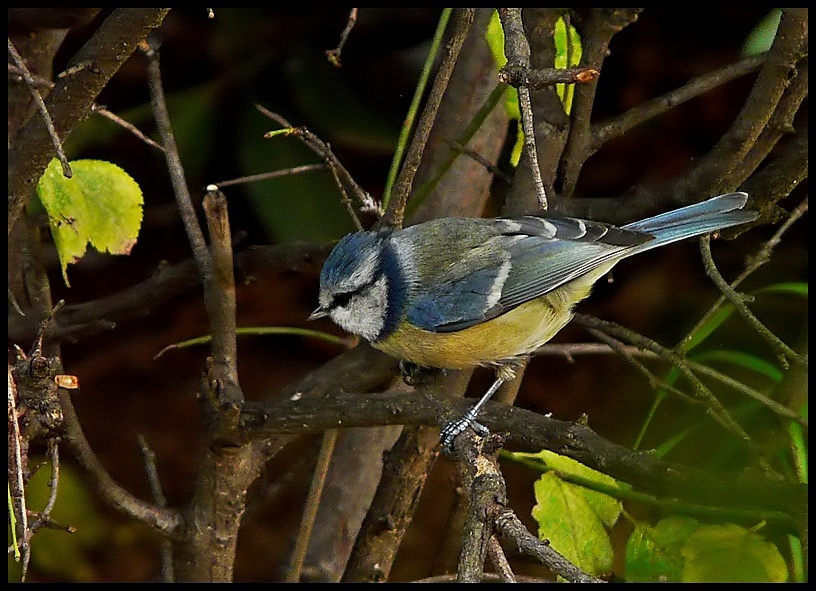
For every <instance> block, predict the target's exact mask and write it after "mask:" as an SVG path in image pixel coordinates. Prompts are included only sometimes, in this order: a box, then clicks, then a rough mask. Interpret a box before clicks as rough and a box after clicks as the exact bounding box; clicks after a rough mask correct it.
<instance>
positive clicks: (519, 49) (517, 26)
mask: <svg viewBox="0 0 816 591" xmlns="http://www.w3.org/2000/svg"><path fill="white" fill-rule="evenodd" d="M499 17H500V18H501V22H502V28H503V29H504V51H505V54H506V55H507V59H508V64H507V68H508V69H510V70H519V69H520V70H526V71H528V72H529V70H530V44H529V43H528V42H527V37H526V36H525V34H524V25H523V24H522V22H521V9H520V8H500V9H499ZM527 76H528V75H527ZM525 77H526V76H525ZM518 98H519V108H520V111H521V127H522V129H523V131H524V151H525V153H526V154H527V159H528V160H529V163H530V174H532V176H533V186H534V187H535V190H536V195H537V197H538V204H539V206H540V207H541V209H542V210H545V211H546V210H547V193H546V191H545V190H544V181H543V180H542V178H541V168H540V166H539V164H538V150H537V148H536V141H535V127H534V125H533V104H532V100H531V98H530V87H529V86H527V85H521V86H519V87H518Z"/></svg>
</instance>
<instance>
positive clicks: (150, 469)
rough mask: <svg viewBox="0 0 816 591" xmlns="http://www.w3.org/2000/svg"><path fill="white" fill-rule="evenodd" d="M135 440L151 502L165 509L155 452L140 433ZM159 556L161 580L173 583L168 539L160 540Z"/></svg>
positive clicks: (171, 555)
mask: <svg viewBox="0 0 816 591" xmlns="http://www.w3.org/2000/svg"><path fill="white" fill-rule="evenodd" d="M136 438H137V440H138V441H139V450H140V451H141V452H142V459H143V460H144V466H145V472H147V483H148V484H149V485H150V493H151V495H153V502H154V503H156V504H157V505H158V506H159V507H167V497H165V495H164V490H162V485H161V479H160V478H159V470H158V467H157V466H156V452H154V451H153V450H152V449H151V448H150V445H149V444H148V443H147V439H145V437H144V435H142V434H141V433H140V434H138V435H137V436H136ZM159 554H160V556H161V571H162V580H163V581H164V582H165V583H172V582H174V581H175V575H174V573H173V545H172V543H171V541H170V539H169V538H162V540H161V542H160V552H159Z"/></svg>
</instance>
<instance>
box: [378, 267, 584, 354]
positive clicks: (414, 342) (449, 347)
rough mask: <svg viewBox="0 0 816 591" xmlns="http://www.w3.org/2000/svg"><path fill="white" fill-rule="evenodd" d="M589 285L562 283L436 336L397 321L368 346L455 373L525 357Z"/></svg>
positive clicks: (560, 324) (552, 333) (567, 314)
mask: <svg viewBox="0 0 816 591" xmlns="http://www.w3.org/2000/svg"><path fill="white" fill-rule="evenodd" d="M591 287H592V283H591V282H590V283H589V285H585V284H583V282H581V284H580V285H574V284H573V285H568V286H565V287H562V288H560V289H557V290H555V291H554V292H551V293H549V294H547V295H545V296H543V297H541V298H539V299H537V300H532V301H530V302H527V303H525V304H522V305H520V306H518V307H516V308H514V309H513V310H511V311H509V312H506V313H505V314H502V315H501V316H498V317H496V318H493V319H491V320H488V321H487V322H483V323H481V324H477V325H474V326H471V327H469V328H466V329H463V330H459V331H456V332H447V333H436V332H430V331H427V330H422V329H420V328H417V327H415V326H411V325H409V324H407V323H403V324H402V325H401V326H400V327H399V328H398V329H397V330H396V331H395V332H394V333H393V334H391V335H390V336H388V337H387V338H386V339H383V340H382V341H379V342H376V343H373V345H374V346H375V347H376V348H378V349H380V350H382V351H384V352H385V353H387V354H389V355H391V356H392V357H396V358H398V359H404V360H406V361H410V362H412V363H416V364H417V365H421V366H424V367H439V368H449V369H461V368H465V367H474V366H477V365H488V364H491V363H495V362H499V361H505V360H509V359H512V358H514V357H519V356H521V355H527V354H529V353H531V352H532V351H534V350H535V349H537V348H538V347H540V346H541V345H543V344H544V343H546V342H547V341H549V340H550V339H551V338H552V337H553V336H555V334H556V333H557V332H558V331H560V330H561V329H562V328H563V327H564V325H565V324H567V323H568V322H569V321H570V319H571V318H572V306H573V305H574V304H575V303H576V302H578V301H580V300H582V299H583V298H585V297H586V296H587V295H588V294H589V291H590V289H591Z"/></svg>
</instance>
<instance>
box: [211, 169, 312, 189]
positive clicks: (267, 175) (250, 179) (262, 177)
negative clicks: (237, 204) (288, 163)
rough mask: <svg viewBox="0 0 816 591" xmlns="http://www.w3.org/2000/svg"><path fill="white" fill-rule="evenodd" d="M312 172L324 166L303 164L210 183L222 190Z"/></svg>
mask: <svg viewBox="0 0 816 591" xmlns="http://www.w3.org/2000/svg"><path fill="white" fill-rule="evenodd" d="M313 170H326V165H325V164H303V165H301V166H293V167H291V168H284V169H282V170H273V171H272V172H262V173H260V174H250V175H247V176H241V177H238V178H234V179H229V180H227V181H218V182H217V183H210V184H211V185H213V186H216V187H218V188H219V189H223V188H224V187H231V186H232V185H244V184H247V183H255V182H258V181H266V180H269V179H274V178H278V177H281V176H288V175H291V174H301V173H303V172H311V171H313Z"/></svg>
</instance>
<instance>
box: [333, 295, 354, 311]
mask: <svg viewBox="0 0 816 591" xmlns="http://www.w3.org/2000/svg"><path fill="white" fill-rule="evenodd" d="M351 295H352V294H351V292H344V293H336V294H334V297H333V298H332V308H344V307H345V306H346V305H347V304H348V303H349V302H350V301H351Z"/></svg>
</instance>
